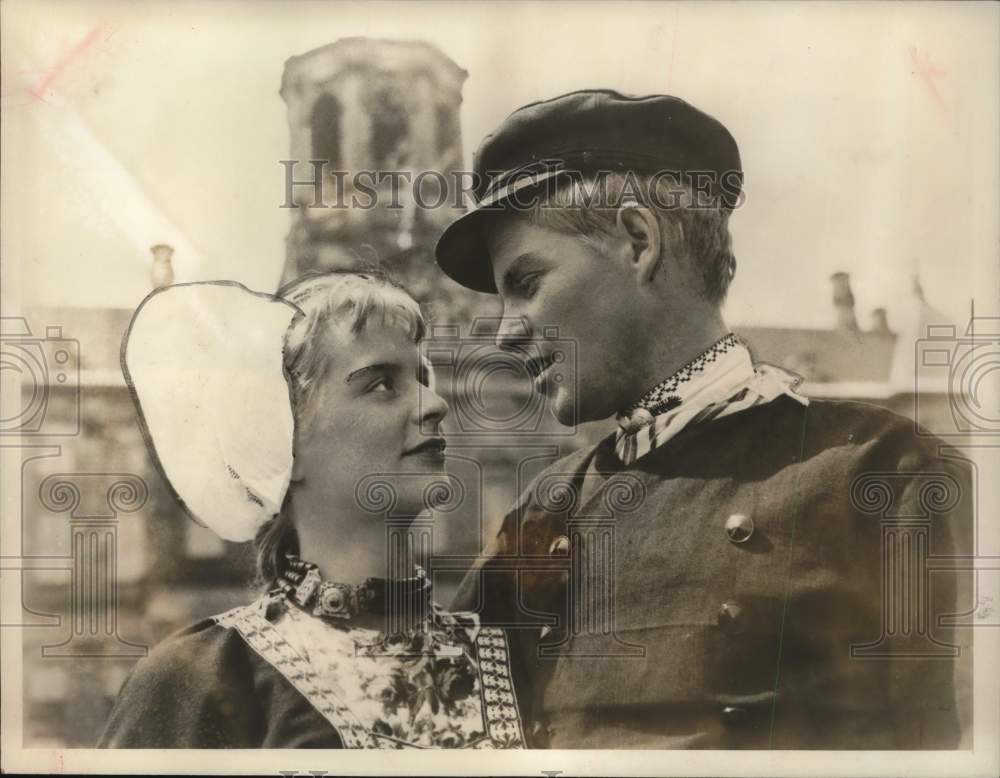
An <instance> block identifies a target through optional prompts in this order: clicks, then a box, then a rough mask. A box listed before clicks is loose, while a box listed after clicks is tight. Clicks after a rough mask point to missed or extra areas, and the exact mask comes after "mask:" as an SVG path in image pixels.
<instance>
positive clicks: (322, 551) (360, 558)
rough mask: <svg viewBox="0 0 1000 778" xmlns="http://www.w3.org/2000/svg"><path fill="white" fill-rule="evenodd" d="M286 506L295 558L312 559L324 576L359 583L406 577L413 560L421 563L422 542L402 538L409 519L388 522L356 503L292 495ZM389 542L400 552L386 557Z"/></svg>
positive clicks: (334, 579) (411, 572)
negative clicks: (322, 502)
mask: <svg viewBox="0 0 1000 778" xmlns="http://www.w3.org/2000/svg"><path fill="white" fill-rule="evenodd" d="M291 507H292V512H293V513H292V515H293V520H294V523H295V527H296V530H297V532H298V536H299V557H301V558H302V559H304V560H307V561H309V562H313V563H314V564H315V565H316V566H317V567H318V568H319V574H320V575H321V576H322V577H323V578H324V580H328V581H337V582H340V583H352V584H359V583H362V582H364V581H365V579H367V578H400V577H409V576H412V575H413V570H414V565H424V566H426V563H427V561H426V560H422V559H419V558H417V556H416V554H417V553H418V550H419V549H420V548H421V547H422V546H423V545H424V544H421V543H414V542H406V541H407V537H406V536H407V535H409V534H412V529H411V522H412V519H411V520H409V521H407V520H397V519H393V520H391V521H388V520H386V519H384V518H382V517H379V516H376V515H372V514H368V513H363V512H361V511H360V510H358V508H357V507H356V506H352V507H347V506H336V507H334V506H326V507H324V508H323V509H322V510H321V509H320V508H319V507H318V506H310V505H308V503H307V502H306V501H305V500H300V501H298V502H296V500H295V499H294V497H293V500H292V506H291ZM394 541H402V542H394ZM390 545H391V546H392V547H393V548H394V549H398V550H400V551H401V552H402V556H398V555H397V554H396V553H393V554H392V555H391V556H388V555H387V551H388V549H389V547H390Z"/></svg>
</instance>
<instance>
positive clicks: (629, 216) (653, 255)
mask: <svg viewBox="0 0 1000 778" xmlns="http://www.w3.org/2000/svg"><path fill="white" fill-rule="evenodd" d="M617 221H618V226H619V227H620V228H621V229H622V231H623V232H624V233H625V235H627V236H628V240H629V242H630V244H631V256H630V259H631V260H632V264H633V267H634V268H635V271H636V273H637V274H638V276H639V279H640V280H641V281H643V282H647V283H648V282H650V281H652V280H653V278H654V277H655V276H656V273H657V271H659V269H660V266H661V262H660V249H661V247H662V244H663V235H662V234H661V231H660V222H659V219H657V218H656V214H654V213H653V212H652V211H651V210H649V208H646V207H645V206H642V205H637V204H631V205H629V204H626V205H624V206H622V207H621V208H619V209H618V218H617Z"/></svg>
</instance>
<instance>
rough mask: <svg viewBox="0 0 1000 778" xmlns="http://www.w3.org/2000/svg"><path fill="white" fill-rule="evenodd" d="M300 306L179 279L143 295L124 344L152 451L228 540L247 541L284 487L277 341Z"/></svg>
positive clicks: (286, 413) (284, 426) (287, 439)
mask: <svg viewBox="0 0 1000 778" xmlns="http://www.w3.org/2000/svg"><path fill="white" fill-rule="evenodd" d="M297 313H298V309H297V308H296V307H295V306H293V305H292V304H291V303H289V302H287V301H285V300H282V299H280V298H276V297H274V296H272V295H265V294H258V293H255V292H252V291H250V290H249V289H247V288H246V287H243V286H241V285H240V284H237V283H232V282H208V283H195V284H182V285H177V286H171V287H167V288H165V289H161V290H158V291H156V292H153V293H152V294H151V295H149V296H148V297H147V298H146V299H145V300H143V302H142V303H141V304H140V305H139V307H138V309H137V310H136V312H135V315H134V316H133V318H132V322H131V325H130V326H129V330H128V332H127V333H126V335H125V340H124V342H123V343H122V370H123V372H124V373H125V380H126V382H127V383H128V384H129V386H130V387H131V388H132V391H133V394H134V397H135V401H136V405H137V407H138V409H139V416H140V419H141V421H142V423H143V426H144V428H145V429H144V433H145V435H146V440H147V444H148V445H149V447H150V449H151V451H152V452H153V454H154V458H155V459H156V460H158V463H159V466H160V468H161V469H162V472H163V475H164V476H165V477H166V479H167V480H168V481H169V482H170V484H171V486H172V487H173V489H174V491H175V492H176V494H177V496H178V498H179V499H180V501H181V502H182V504H183V505H184V506H185V508H186V509H187V510H188V511H189V512H190V514H191V515H192V516H193V517H194V518H195V519H196V520H197V521H198V522H199V523H202V524H204V525H206V526H207V527H209V528H210V529H212V530H213V531H214V532H216V533H217V534H218V535H219V536H221V537H223V538H225V539H226V540H233V541H246V540H251V539H252V538H253V537H254V535H255V534H256V532H257V529H258V528H259V527H260V526H261V525H262V524H264V523H265V522H266V521H268V520H269V519H270V518H272V517H273V516H274V515H275V514H276V513H278V511H279V510H280V509H281V505H282V502H283V500H284V497H285V493H286V492H287V490H288V483H289V479H290V477H291V472H292V440H293V434H294V421H293V417H292V406H291V400H290V396H289V388H288V384H287V382H286V379H285V373H284V370H283V353H282V351H283V346H284V339H285V333H286V331H287V330H288V327H289V325H290V323H291V322H292V319H293V318H294V317H295V315H296V314H297Z"/></svg>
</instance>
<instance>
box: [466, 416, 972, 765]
mask: <svg viewBox="0 0 1000 778" xmlns="http://www.w3.org/2000/svg"><path fill="white" fill-rule="evenodd" d="M613 442H614V438H613V436H612V437H609V438H607V439H605V440H604V441H602V442H601V443H600V444H598V445H597V446H596V447H593V448H590V449H587V450H583V451H578V452H576V453H574V454H572V455H570V456H569V457H567V458H565V459H563V460H561V461H559V462H557V463H555V464H554V465H552V466H550V467H549V468H547V469H546V470H545V471H544V472H543V473H542V474H541V475H540V476H539V477H538V478H536V479H535V481H534V483H533V485H532V486H531V487H529V489H528V490H527V491H526V493H525V494H524V496H523V497H522V498H521V499H520V500H519V502H518V505H516V506H515V508H514V509H513V510H512V511H511V513H510V514H509V515H508V516H507V517H506V518H505V520H504V522H503V525H502V527H501V529H500V532H499V534H498V536H497V537H496V539H495V541H494V542H493V544H492V545H491V547H490V548H489V549H488V550H487V551H486V552H485V553H484V556H483V558H482V559H480V561H479V562H478V563H477V565H476V567H475V568H474V569H473V571H472V572H471V573H470V574H469V576H467V577H466V579H465V581H464V582H463V584H462V587H461V588H460V590H459V594H458V597H457V599H456V602H455V603H454V607H456V608H462V609H469V610H475V609H479V610H480V611H481V613H482V616H483V618H484V621H485V622H487V623H491V624H495V625H497V626H500V625H505V626H510V627H512V629H511V639H512V641H514V642H516V645H517V647H516V649H515V652H516V653H517V655H518V663H517V664H515V685H516V688H517V689H518V691H519V694H520V695H521V709H522V711H525V716H526V718H528V720H529V723H528V725H527V726H528V729H529V732H531V733H532V735H531V736H530V737H531V740H530V741H529V746H534V747H546V746H547V747H552V748H822V749H919V748H928V749H939V748H955V747H956V746H957V745H958V742H959V737H960V732H961V729H960V727H961V721H960V718H959V710H958V707H959V706H958V705H957V704H956V692H955V689H956V686H955V673H956V669H959V671H960V676H961V677H963V678H965V679H968V677H969V673H971V639H970V638H969V637H968V631H966V632H963V633H962V634H961V638H962V642H963V643H964V644H965V645H963V646H961V657H960V659H959V658H957V657H956V653H957V652H958V651H959V649H958V648H955V646H957V644H958V642H959V640H958V637H956V633H955V630H953V629H951V628H949V627H948V626H947V625H941V624H939V623H938V619H939V617H942V616H944V615H946V614H954V613H956V612H959V611H968V610H969V607H970V606H971V604H970V603H969V602H968V601H967V600H968V597H967V592H966V590H965V589H966V587H967V585H968V576H966V577H965V578H960V576H959V575H958V574H956V573H955V572H954V571H950V572H949V571H947V570H943V571H942V570H940V569H934V572H933V573H932V572H931V569H932V568H935V566H936V565H937V566H940V565H942V564H944V565H947V564H948V560H949V559H952V558H953V557H954V556H955V555H956V554H963V553H964V554H971V553H972V549H971V537H972V505H973V496H972V486H973V484H972V482H971V468H970V466H969V463H968V462H967V461H965V460H961V459H954V458H946V457H944V456H941V455H940V453H939V449H938V446H939V445H940V441H937V440H935V439H933V438H927V437H923V436H920V435H917V434H916V432H915V429H914V425H913V423H912V422H911V421H909V420H907V419H904V418H902V417H900V416H897V415H895V414H893V413H890V412H888V411H885V410H883V409H880V408H877V407H874V406H868V405H864V404H861V403H849V402H824V401H815V400H814V401H813V402H812V403H811V404H810V405H809V406H808V407H803V406H802V405H800V404H798V403H796V402H794V401H793V400H791V399H789V398H779V399H777V400H775V401H773V402H771V403H769V404H766V405H761V406H757V407H755V408H751V409H749V410H746V411H742V412H739V413H736V414H733V415H731V416H728V417H724V418H721V419H717V420H714V421H711V422H708V423H704V424H700V425H695V426H692V427H688V428H686V429H684V430H682V431H681V432H680V433H679V434H678V435H677V436H676V437H675V438H673V439H672V440H670V441H668V442H667V443H666V444H665V445H663V446H662V447H661V448H659V449H657V450H655V451H653V452H651V453H650V454H648V455H647V456H645V457H643V458H641V459H639V460H638V461H637V462H636V463H634V464H633V465H632V466H630V467H625V466H623V465H621V463H620V462H619V461H618V460H617V458H616V457H615V454H614V449H613ZM740 516H743V517H745V518H742V519H741V518H738V517H740ZM730 517H737V518H734V519H732V522H735V524H736V525H738V526H740V527H742V529H743V532H744V534H745V531H746V530H747V528H748V527H750V524H751V522H752V534H751V535H750V537H749V538H748V539H746V540H745V542H741V543H737V542H734V539H740V538H741V537H742V536H741V535H739V533H736V534H735V535H734V539H731V538H730V536H729V534H728V533H727V530H726V522H727V520H728V519H730ZM732 522H731V523H732ZM567 550H568V556H563V554H564V553H566V552H567ZM546 564H547V565H548V568H549V569H543V568H544V567H545V565H546ZM515 568H517V569H518V571H517V572H515V570H514V569H515ZM960 585H961V586H960ZM960 588H961V589H962V591H963V592H965V594H962V595H961V596H960V593H959V590H960ZM960 600H962V601H960ZM544 622H550V623H552V624H553V625H554V626H553V628H552V629H551V631H550V632H549V633H548V634H546V635H545V636H544V637H542V636H541V634H540V630H539V628H538V626H537V625H538V624H541V623H544ZM517 625H519V627H520V628H517ZM528 625H533V626H528ZM968 702H969V701H968V700H963V702H962V706H961V707H963V711H962V713H963V715H964V714H965V713H966V712H967V711H966V710H965V709H967V708H968V707H969V705H968Z"/></svg>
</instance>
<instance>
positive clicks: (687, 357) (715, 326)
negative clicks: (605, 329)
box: [632, 315, 729, 402]
mask: <svg viewBox="0 0 1000 778" xmlns="http://www.w3.org/2000/svg"><path fill="white" fill-rule="evenodd" d="M667 332H669V335H668V336H666V337H658V338H654V340H653V343H651V344H650V348H649V350H648V351H647V354H646V356H645V358H644V359H643V360H642V364H641V365H636V368H637V370H636V381H635V382H634V386H635V389H634V391H633V394H634V397H633V398H632V401H633V402H634V401H636V400H638V399H639V398H640V397H642V395H643V394H645V393H646V392H648V391H649V390H650V389H652V388H653V387H654V386H656V385H657V384H659V383H660V382H662V381H665V380H666V379H668V378H670V377H671V376H672V375H674V374H675V373H676V372H677V371H678V370H680V369H681V368H682V367H684V365H686V364H687V363H688V362H690V361H691V360H693V359H695V358H696V357H697V356H698V355H699V354H701V353H702V352H704V351H706V350H707V349H708V348H709V347H711V346H712V344H713V343H715V342H717V341H718V340H719V339H721V338H723V337H725V335H726V334H728V333H729V328H728V327H727V326H726V323H725V322H724V321H723V320H722V317H721V316H720V315H716V316H713V317H710V318H705V319H702V320H701V321H699V322H697V323H696V324H692V323H691V322H687V323H686V326H679V327H676V328H673V329H670V330H668V331H667Z"/></svg>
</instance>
